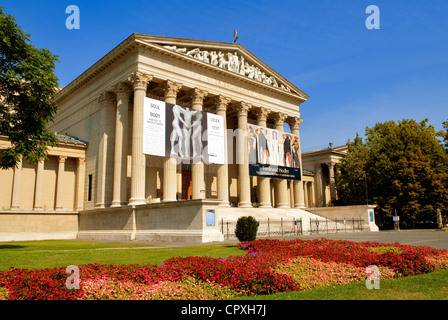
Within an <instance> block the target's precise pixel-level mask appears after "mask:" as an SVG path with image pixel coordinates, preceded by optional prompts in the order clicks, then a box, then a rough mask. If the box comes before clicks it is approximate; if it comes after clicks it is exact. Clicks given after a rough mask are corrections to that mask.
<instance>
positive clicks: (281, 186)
mask: <svg viewBox="0 0 448 320" xmlns="http://www.w3.org/2000/svg"><path fill="white" fill-rule="evenodd" d="M285 119H286V114H283V113H280V112H279V113H277V114H276V115H275V129H276V130H278V131H284V129H283V126H284V124H285ZM280 156H281V157H282V156H283V155H280ZM274 185H275V198H276V200H277V201H276V202H277V203H276V207H277V208H283V209H284V208H289V206H288V180H286V179H275V180H274Z"/></svg>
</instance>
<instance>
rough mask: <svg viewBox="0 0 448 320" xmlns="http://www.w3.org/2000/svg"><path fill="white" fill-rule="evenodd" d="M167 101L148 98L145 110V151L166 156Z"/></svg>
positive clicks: (145, 102)
mask: <svg viewBox="0 0 448 320" xmlns="http://www.w3.org/2000/svg"><path fill="white" fill-rule="evenodd" d="M165 110H166V109H165V102H163V101H159V100H153V99H149V98H146V99H145V101H144V110H143V117H144V123H143V153H145V154H150V155H154V156H160V157H164V156H165V131H166V118H165Z"/></svg>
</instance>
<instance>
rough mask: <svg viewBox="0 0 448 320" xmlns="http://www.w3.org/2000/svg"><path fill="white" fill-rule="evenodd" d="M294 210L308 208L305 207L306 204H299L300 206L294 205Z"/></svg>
mask: <svg viewBox="0 0 448 320" xmlns="http://www.w3.org/2000/svg"><path fill="white" fill-rule="evenodd" d="M294 208H295V209H305V208H306V206H305V204H304V203H298V204H295V205H294Z"/></svg>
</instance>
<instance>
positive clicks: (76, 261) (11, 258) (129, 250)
mask: <svg viewBox="0 0 448 320" xmlns="http://www.w3.org/2000/svg"><path fill="white" fill-rule="evenodd" d="M142 247H149V245H138V244H122V243H99V242H83V241H69V240H45V241H23V242H22V241H20V242H19V241H17V242H5V243H1V244H0V270H7V269H8V268H10V267H16V268H24V269H43V268H53V267H64V266H69V265H82V264H88V263H101V264H117V265H120V264H155V265H159V264H161V263H162V262H163V261H165V260H166V259H169V258H174V257H187V256H209V257H214V258H226V257H228V256H231V255H233V256H236V255H243V254H244V253H245V252H244V251H243V250H240V249H238V248H237V246H236V245H235V244H219V245H204V246H189V247H172V248H167V247H156V246H153V247H151V248H142Z"/></svg>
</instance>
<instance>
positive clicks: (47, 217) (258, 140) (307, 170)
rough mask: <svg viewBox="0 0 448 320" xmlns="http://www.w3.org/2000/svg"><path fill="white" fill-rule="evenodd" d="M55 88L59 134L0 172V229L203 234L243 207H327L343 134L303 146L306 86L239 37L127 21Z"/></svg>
mask: <svg viewBox="0 0 448 320" xmlns="http://www.w3.org/2000/svg"><path fill="white" fill-rule="evenodd" d="M55 99H56V103H57V104H58V105H59V106H60V111H59V112H58V113H57V114H56V116H55V119H54V121H53V123H51V124H50V126H49V129H50V130H52V131H53V132H56V133H57V136H58V138H59V140H60V142H59V144H58V146H57V147H52V148H49V152H48V156H47V159H45V160H43V161H42V162H40V163H38V164H37V165H33V164H29V163H27V162H26V161H21V162H20V163H19V165H18V166H17V167H15V168H13V169H10V170H2V171H0V178H1V181H2V183H1V184H0V241H10V240H33V239H71V238H81V239H93V240H100V239H106V240H148V241H186V242H188V241H199V242H211V241H221V240H223V233H222V229H221V226H220V221H224V220H233V221H235V220H236V219H237V218H238V217H240V216H243V215H252V216H254V217H256V218H258V219H261V220H262V219H266V218H271V219H277V218H280V217H294V218H297V219H299V218H301V217H302V218H303V217H306V218H308V219H309V218H314V217H328V218H334V217H336V215H335V212H336V211H335V212H332V211H331V210H336V209H334V208H336V207H333V208H332V206H331V204H332V200H335V199H336V198H337V192H336V189H335V183H334V174H335V170H337V164H338V163H339V162H340V160H341V159H342V158H343V157H344V155H345V153H346V151H347V147H346V146H341V147H337V148H333V147H329V148H326V149H322V150H315V151H311V152H303V153H302V152H301V147H300V126H301V124H302V118H301V116H300V108H301V104H302V103H303V102H306V100H307V99H308V95H306V94H305V93H304V92H303V91H301V90H300V89H299V88H297V87H296V86H295V85H294V84H292V83H291V82H289V81H288V80H287V79H285V78H284V77H282V76H281V75H280V74H279V73H277V72H276V71H275V70H273V69H272V68H271V67H269V66H268V65H267V64H265V63H264V62H263V61H261V60H260V59H259V58H257V57H256V56H255V55H254V54H252V53H251V52H249V51H248V50H247V49H246V48H245V47H244V46H242V45H240V44H238V43H224V42H213V41H203V40H191V39H183V38H172V37H162V36H152V35H143V34H132V35H131V36H129V37H128V38H127V39H126V40H124V41H123V42H122V43H120V44H119V45H118V46H116V47H115V48H114V49H113V50H112V51H110V52H109V53H108V54H106V55H105V56H104V57H103V58H101V59H100V60H99V61H98V62H96V63H95V64H94V65H93V66H91V67H90V68H89V69H87V70H86V71H84V72H83V73H82V74H81V75H80V76H78V77H77V78H76V79H74V80H73V81H72V82H71V83H70V84H68V85H67V86H66V87H65V88H62V89H61V90H60V91H59V92H58V93H57V95H56V98H55ZM8 145H9V141H8V139H7V137H0V152H1V148H2V147H6V146H8ZM351 209H353V208H351ZM351 209H350V210H351ZM338 210H339V211H338V212H341V208H339V209H338ZM350 210H349V209H348V208H346V212H345V213H344V214H345V215H350V213H348V211H350ZM368 210H373V207H372V206H365V207H362V208H357V210H355V211H356V213H353V214H355V215H364V214H366V216H367V211H368ZM353 212H354V211H353ZM367 220H368V219H366V223H367V225H369V223H370V227H371V230H373V229H375V227H376V226H375V224H374V221H370V222H368V221H367Z"/></svg>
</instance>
